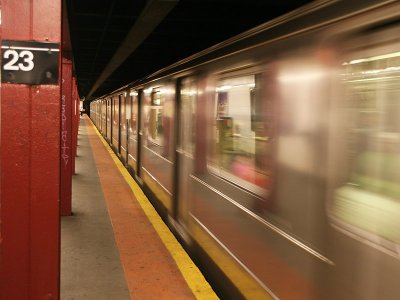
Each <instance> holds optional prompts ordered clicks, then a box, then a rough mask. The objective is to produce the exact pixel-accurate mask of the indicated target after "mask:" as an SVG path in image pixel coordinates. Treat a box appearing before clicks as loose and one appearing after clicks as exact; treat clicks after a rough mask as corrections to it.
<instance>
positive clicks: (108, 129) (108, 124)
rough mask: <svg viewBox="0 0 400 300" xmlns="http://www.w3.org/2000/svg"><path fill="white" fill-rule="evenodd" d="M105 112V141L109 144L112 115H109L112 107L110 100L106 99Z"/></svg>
mask: <svg viewBox="0 0 400 300" xmlns="http://www.w3.org/2000/svg"><path fill="white" fill-rule="evenodd" d="M106 102H107V111H106V114H107V115H106V119H107V122H106V129H107V130H106V132H107V135H106V136H107V139H108V142H109V143H111V139H112V115H111V105H112V99H111V98H109V99H107V101H106Z"/></svg>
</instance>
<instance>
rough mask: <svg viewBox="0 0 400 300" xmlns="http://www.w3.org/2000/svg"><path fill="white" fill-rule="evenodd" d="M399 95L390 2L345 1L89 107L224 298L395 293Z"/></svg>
mask: <svg viewBox="0 0 400 300" xmlns="http://www.w3.org/2000/svg"><path fill="white" fill-rule="evenodd" d="M121 95H124V96H123V97H124V99H125V100H123V101H121V99H122V98H121V97H122V96H121ZM104 99H106V100H105V101H106V104H105V103H104ZM111 101H112V102H111ZM399 101H400V3H399V1H374V0H364V1H361V0H360V1H359V0H355V1H316V2H313V3H311V4H309V5H306V6H304V7H302V8H300V9H298V10H296V11H294V12H291V13H289V14H286V15H284V16H282V17H280V18H277V19H275V20H273V21H270V22H268V23H266V24H263V25H261V26H259V27H256V28H254V29H252V30H250V31H248V32H245V33H243V34H241V35H238V36H236V37H234V38H232V39H230V40H228V41H225V42H222V43H220V44H218V45H216V46H214V47H211V48H209V49H206V50H204V51H202V52H200V53H198V54H195V55H193V56H191V57H189V58H187V59H185V60H182V61H180V62H178V63H176V64H174V65H171V66H169V67H167V68H165V69H162V70H160V71H158V72H156V73H154V74H152V75H149V76H148V77H146V78H143V79H141V80H137V81H135V82H133V83H132V84H130V85H128V86H125V87H123V88H121V89H119V90H117V91H115V92H113V93H110V94H109V95H105V96H104V97H102V99H101V100H97V101H94V102H92V104H91V105H92V106H93V107H94V106H96V105H98V104H96V103H103V104H100V105H103V108H104V107H106V109H104V112H105V113H106V117H105V118H106V119H107V122H106V124H105V125H106V126H103V125H102V127H101V131H102V134H103V135H104V136H105V138H106V139H107V140H108V141H109V142H110V144H111V145H112V146H113V148H114V150H115V151H116V152H117V153H119V154H120V157H121V160H122V161H123V162H124V163H125V164H126V166H127V168H128V169H129V170H130V171H131V173H132V175H133V176H134V177H135V178H136V179H137V181H138V183H139V184H140V185H141V186H142V187H143V188H144V190H145V191H146V192H147V193H148V195H149V196H150V198H151V199H152V201H153V204H154V205H155V206H156V208H157V209H158V210H159V212H160V214H161V215H162V216H163V217H164V219H165V220H166V222H167V223H168V224H169V225H170V227H171V229H172V230H173V231H174V233H175V234H176V235H177V236H178V238H179V239H180V240H181V241H182V243H183V244H184V245H185V246H186V247H187V249H188V251H189V253H191V254H192V255H193V257H194V258H195V260H196V261H197V262H198V263H199V265H200V266H201V268H202V269H203V271H204V272H205V274H206V276H207V278H208V279H209V280H210V281H211V282H212V283H213V286H214V287H215V289H216V290H217V292H218V293H219V295H221V297H222V298H224V299H241V298H243V299H378V298H379V299H398V297H399V295H400V285H398V283H397V281H398V278H400V172H399V170H400V117H399V116H400V102H399ZM121 105H122V107H121ZM110 116H112V118H111V120H110V119H109V118H110ZM102 120H103V122H104V117H102ZM94 122H95V123H96V125H97V126H99V124H98V121H96V119H94ZM103 122H102V124H103ZM111 124H112V129H111V128H110V127H111ZM117 124H119V126H117ZM121 149H123V150H121Z"/></svg>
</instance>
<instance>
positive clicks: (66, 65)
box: [61, 52, 74, 216]
mask: <svg viewBox="0 0 400 300" xmlns="http://www.w3.org/2000/svg"><path fill="white" fill-rule="evenodd" d="M73 88H74V87H73V86H72V56H71V53H70V52H63V58H62V84H61V215H62V216H70V215H71V212H72V169H73V168H72V163H73V161H74V160H73V159H72V123H73V122H74V120H73V119H72V109H73V106H72V103H73V99H72V89H73Z"/></svg>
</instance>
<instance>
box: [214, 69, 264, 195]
mask: <svg viewBox="0 0 400 300" xmlns="http://www.w3.org/2000/svg"><path fill="white" fill-rule="evenodd" d="M260 77H261V76H259V75H245V76H239V77H231V78H224V79H221V80H219V82H218V83H217V87H216V94H215V95H216V96H215V107H214V130H213V131H214V132H213V138H214V140H215V145H216V146H215V148H214V151H212V156H211V157H210V158H209V160H208V167H209V169H210V170H211V171H212V172H214V173H216V174H218V175H219V176H221V177H224V178H225V179H228V180H229V181H232V182H234V183H236V184H238V185H240V186H241V187H244V188H246V189H248V190H251V191H252V192H255V193H257V194H263V190H264V189H265V188H266V185H267V181H268V175H267V170H266V168H265V166H264V159H263V158H264V157H265V155H263V154H264V152H265V148H266V141H267V139H268V138H267V137H266V136H265V130H264V122H263V114H262V107H261V96H260V88H259V86H260V84H259V82H260Z"/></svg>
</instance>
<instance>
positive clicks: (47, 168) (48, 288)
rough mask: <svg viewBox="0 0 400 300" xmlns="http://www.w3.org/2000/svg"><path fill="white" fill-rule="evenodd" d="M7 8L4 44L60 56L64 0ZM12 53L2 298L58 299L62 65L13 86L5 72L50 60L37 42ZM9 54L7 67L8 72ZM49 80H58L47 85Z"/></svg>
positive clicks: (0, 1) (0, 198) (3, 148)
mask: <svg viewBox="0 0 400 300" xmlns="http://www.w3.org/2000/svg"><path fill="white" fill-rule="evenodd" d="M0 8H1V25H0V28H1V44H2V47H3V45H5V40H9V41H11V44H12V43H13V41H30V42H33V43H38V42H39V43H41V42H52V43H53V44H52V45H53V46H52V47H54V48H55V50H54V53H58V54H59V52H58V51H59V49H60V47H59V46H57V45H59V43H60V41H61V1H57V0H56V1H48V0H21V1H9V0H0ZM54 45H55V46H54ZM57 47H58V50H57ZM7 50H9V57H8V58H11V57H14V56H15V58H16V59H17V63H16V64H15V63H14V65H13V64H12V63H11V65H13V66H14V68H10V65H9V66H8V70H10V71H7V73H4V74H3V72H2V76H1V80H2V84H1V86H0V122H1V124H0V130H1V132H0V136H1V143H0V166H1V167H0V170H1V174H0V205H1V207H0V222H1V227H0V299H58V298H59V273H60V272H59V260H60V242H59V240H60V217H59V215H60V210H59V197H60V184H59V182H60V109H61V107H60V102H61V101H60V85H59V80H58V79H57V78H59V77H60V76H59V74H60V69H59V67H58V66H59V63H58V64H56V66H55V69H51V70H47V71H45V72H42V73H41V74H40V76H39V75H38V74H36V75H33V78H32V81H33V82H34V83H16V82H14V83H7V82H6V81H5V74H7V75H9V78H11V79H13V78H15V77H16V76H15V74H16V72H22V74H28V73H27V72H31V71H35V70H38V69H41V68H45V66H44V64H45V62H48V60H47V59H44V60H43V61H38V60H36V59H37V57H40V56H44V57H45V55H46V51H44V52H40V51H39V52H40V53H39V52H34V51H36V50H33V47H32V51H31V50H21V49H19V50H18V49H17V50H13V51H12V49H11V48H8V49H7ZM5 51H6V48H3V49H2V60H1V61H2V71H4V70H6V69H7V67H6V68H5V67H4V64H5V62H6V60H7V57H6V55H5V53H4V52H5ZM23 51H25V52H23ZM52 51H53V50H52ZM28 52H31V54H32V53H34V55H33V54H32V56H31V54H29V53H28ZM48 52H49V51H48ZM48 52H47V53H48ZM36 53H39V55H38V56H36ZM54 53H53V54H51V55H58V54H54ZM53 57H54V56H53ZM56 61H59V59H58V56H57V59H56ZM21 66H22V67H21ZM16 68H17V71H15V70H16ZM24 72H25V73H24ZM23 76H25V75H23ZM35 76H36V77H35ZM39 77H41V78H39ZM43 78H45V79H46V78H47V79H53V80H55V82H52V83H42V82H41V80H42V79H43ZM45 82H46V80H45Z"/></svg>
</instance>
